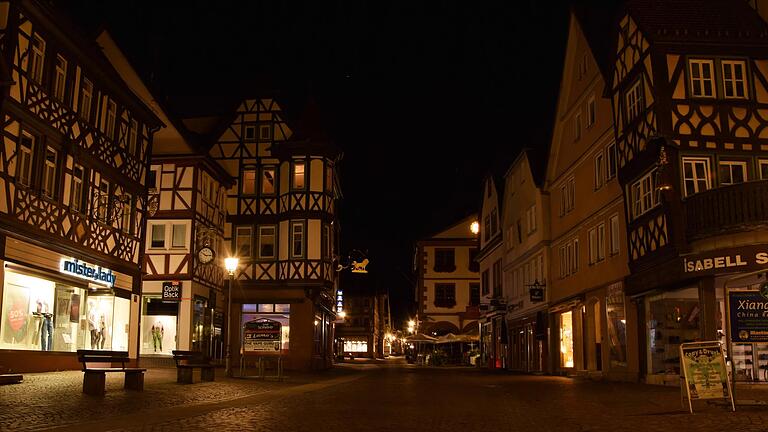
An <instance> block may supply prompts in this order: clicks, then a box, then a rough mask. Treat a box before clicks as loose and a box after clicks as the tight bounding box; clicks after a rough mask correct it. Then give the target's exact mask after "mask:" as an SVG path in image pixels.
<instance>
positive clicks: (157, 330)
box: [152, 321, 165, 352]
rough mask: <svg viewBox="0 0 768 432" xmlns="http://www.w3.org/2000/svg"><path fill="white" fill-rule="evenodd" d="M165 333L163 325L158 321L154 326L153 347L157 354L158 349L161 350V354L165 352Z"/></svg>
mask: <svg viewBox="0 0 768 432" xmlns="http://www.w3.org/2000/svg"><path fill="white" fill-rule="evenodd" d="M163 333H165V329H163V323H161V322H160V321H156V322H155V323H154V324H152V347H153V348H154V350H155V352H157V349H158V348H160V352H163Z"/></svg>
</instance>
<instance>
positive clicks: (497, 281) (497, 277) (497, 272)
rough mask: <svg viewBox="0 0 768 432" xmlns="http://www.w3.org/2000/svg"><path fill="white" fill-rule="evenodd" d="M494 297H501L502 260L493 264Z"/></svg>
mask: <svg viewBox="0 0 768 432" xmlns="http://www.w3.org/2000/svg"><path fill="white" fill-rule="evenodd" d="M493 296H494V297H501V260H496V262H494V263H493Z"/></svg>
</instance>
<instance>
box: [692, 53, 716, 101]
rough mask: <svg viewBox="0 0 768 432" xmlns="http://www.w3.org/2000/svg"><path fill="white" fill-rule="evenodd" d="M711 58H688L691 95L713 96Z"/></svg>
mask: <svg viewBox="0 0 768 432" xmlns="http://www.w3.org/2000/svg"><path fill="white" fill-rule="evenodd" d="M712 64H713V63H712V60H693V59H691V60H688V65H689V67H690V69H691V96H694V97H714V96H715V91H714V89H715V86H714V82H715V77H714V74H713V73H712V72H713V69H714V67H713V66H712Z"/></svg>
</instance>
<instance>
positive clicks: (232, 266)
mask: <svg viewBox="0 0 768 432" xmlns="http://www.w3.org/2000/svg"><path fill="white" fill-rule="evenodd" d="M239 263H240V260H239V259H238V258H237V257H230V258H225V259H224V268H226V269H227V272H229V285H228V287H227V320H228V321H229V322H227V328H226V330H227V332H226V334H225V335H224V340H225V342H226V343H227V357H226V358H225V360H224V370H225V372H226V374H227V376H228V377H231V376H232V366H231V365H232V363H231V360H232V352H231V351H232V350H231V348H230V345H231V344H230V342H229V335H230V333H229V327H230V326H231V324H232V283H233V281H234V279H235V270H237V265H238V264H239Z"/></svg>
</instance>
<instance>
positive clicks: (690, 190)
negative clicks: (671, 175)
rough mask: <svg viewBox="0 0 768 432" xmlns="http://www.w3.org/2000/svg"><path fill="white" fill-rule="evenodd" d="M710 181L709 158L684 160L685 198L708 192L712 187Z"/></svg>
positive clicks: (685, 158) (687, 158)
mask: <svg viewBox="0 0 768 432" xmlns="http://www.w3.org/2000/svg"><path fill="white" fill-rule="evenodd" d="M709 179H710V174H709V158H706V157H684V158H683V184H684V186H685V196H691V195H693V194H695V193H699V192H704V191H705V190H708V189H709V188H710V187H711V186H710V183H709Z"/></svg>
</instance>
